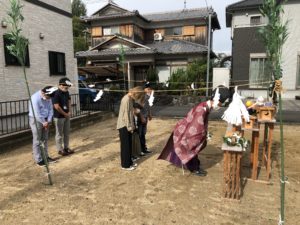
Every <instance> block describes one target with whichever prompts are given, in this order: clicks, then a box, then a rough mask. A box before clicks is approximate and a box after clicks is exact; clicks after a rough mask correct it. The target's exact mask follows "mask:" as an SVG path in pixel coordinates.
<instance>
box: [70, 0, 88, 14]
mask: <svg viewBox="0 0 300 225" xmlns="http://www.w3.org/2000/svg"><path fill="white" fill-rule="evenodd" d="M72 15H73V17H74V16H75V17H81V16H86V7H85V4H84V3H83V2H82V1H81V0H73V1H72Z"/></svg>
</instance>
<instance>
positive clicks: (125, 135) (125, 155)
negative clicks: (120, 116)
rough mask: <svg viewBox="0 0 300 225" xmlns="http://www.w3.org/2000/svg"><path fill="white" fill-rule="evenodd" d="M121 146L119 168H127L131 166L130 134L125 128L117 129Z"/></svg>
mask: <svg viewBox="0 0 300 225" xmlns="http://www.w3.org/2000/svg"><path fill="white" fill-rule="evenodd" d="M119 134H120V144H121V166H122V167H123V168H129V167H130V166H131V165H132V159H131V154H132V153H131V150H132V134H131V133H130V132H128V130H127V127H123V128H121V129H119Z"/></svg>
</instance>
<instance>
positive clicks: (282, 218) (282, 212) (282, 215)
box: [279, 92, 286, 223]
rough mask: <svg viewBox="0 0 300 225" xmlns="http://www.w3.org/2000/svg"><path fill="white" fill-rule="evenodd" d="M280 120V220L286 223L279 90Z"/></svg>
mask: <svg viewBox="0 0 300 225" xmlns="http://www.w3.org/2000/svg"><path fill="white" fill-rule="evenodd" d="M279 120H280V167H281V169H280V175H281V179H280V195H281V198H280V219H281V221H280V222H283V223H284V218H285V215H284V199H285V180H286V179H285V175H284V143H283V122H282V98H281V93H280V92H279Z"/></svg>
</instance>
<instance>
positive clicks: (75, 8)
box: [72, 0, 88, 53]
mask: <svg viewBox="0 0 300 225" xmlns="http://www.w3.org/2000/svg"><path fill="white" fill-rule="evenodd" d="M72 15H73V18H72V22H73V41H74V52H75V53H76V52H79V51H86V50H87V49H88V46H87V37H86V36H85V35H86V34H85V33H84V31H85V30H86V26H85V25H84V23H82V21H81V20H80V17H81V16H86V7H85V4H84V3H83V2H82V1H81V0H73V1H72Z"/></svg>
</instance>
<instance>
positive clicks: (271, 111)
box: [256, 106, 276, 121]
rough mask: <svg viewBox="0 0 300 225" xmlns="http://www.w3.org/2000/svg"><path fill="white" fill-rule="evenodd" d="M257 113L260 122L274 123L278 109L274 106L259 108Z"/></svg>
mask: <svg viewBox="0 0 300 225" xmlns="http://www.w3.org/2000/svg"><path fill="white" fill-rule="evenodd" d="M256 112H257V118H258V119H259V120H265V121H272V120H274V116H275V112H276V108H275V107H274V106H262V107H257V108H256Z"/></svg>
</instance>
